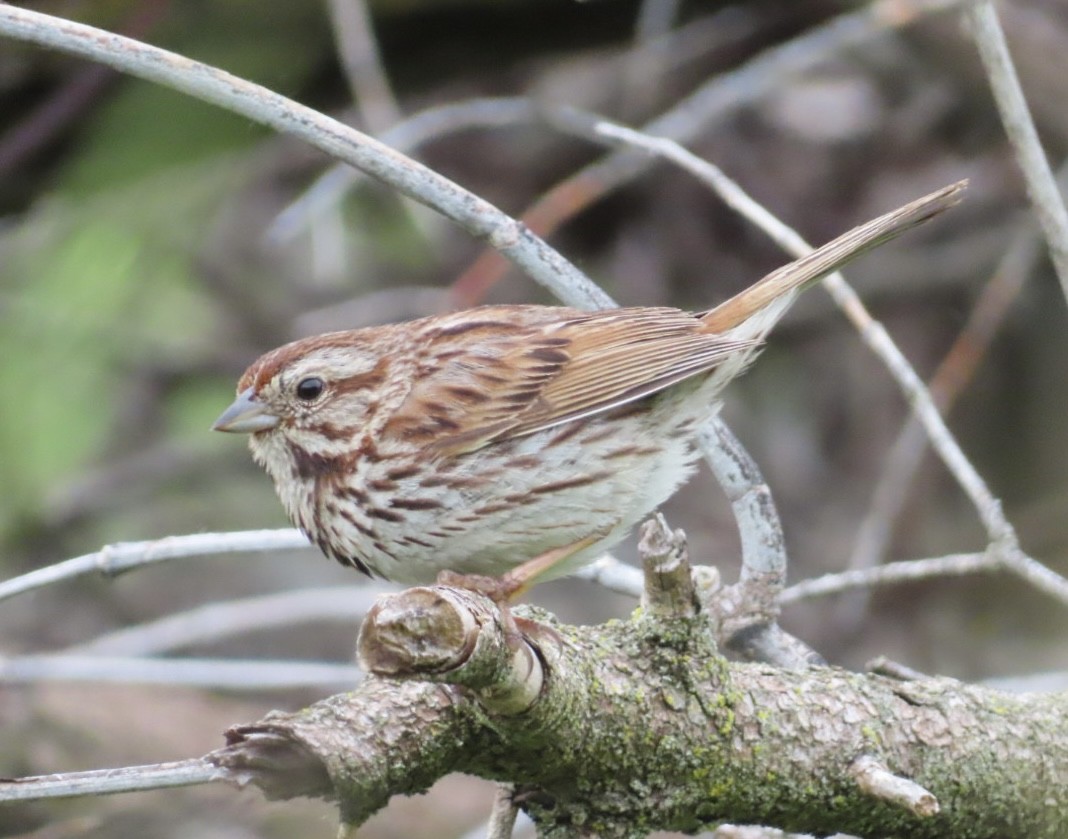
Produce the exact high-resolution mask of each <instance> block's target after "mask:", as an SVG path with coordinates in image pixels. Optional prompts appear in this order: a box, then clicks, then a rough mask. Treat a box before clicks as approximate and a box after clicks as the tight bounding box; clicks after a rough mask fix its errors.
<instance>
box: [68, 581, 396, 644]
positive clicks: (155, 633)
mask: <svg viewBox="0 0 1068 839" xmlns="http://www.w3.org/2000/svg"><path fill="white" fill-rule="evenodd" d="M391 590H393V587H392V586H389V587H387V586H382V585H378V584H375V583H368V584H365V585H358V586H330V587H327V588H309V589H300V590H297V591H281V592H277V593H275V594H266V595H261V596H259V597H247V598H244V599H240V600H228V601H225V602H222V603H208V604H206V605H203V606H197V607H196V608H193V609H188V610H187V611H184V612H177V613H172V614H169V615H167V616H165V617H162V618H160V619H158V620H154V621H150V622H147V623H142V624H137V625H135V626H127V627H124V628H122V629H118V630H115V631H114V632H109V633H107V634H106V635H101V636H99V637H97V638H93V639H91V640H89V641H85V642H83V643H81V644H76V645H74V646H71V647H67V648H66V649H64V650H63V653H64V654H65V655H93V656H100V655H111V656H117V655H118V656H146V655H159V654H160V653H167V652H172V651H173V650H180V649H182V648H184V647H190V646H193V645H196V644H211V643H214V642H217V641H219V640H221V639H223V638H229V637H231V636H234V635H239V634H242V633H247V632H258V631H262V630H265V629H277V628H279V627H288V626H293V625H294V624H299V623H326V622H329V621H336V622H342V623H347V624H352V625H353V626H355V625H356V623H357V622H358V621H359V620H361V619H362V618H363V617H364V616H365V615H366V614H367V612H368V610H369V609H370V608H371V606H372V605H374V601H375V598H377V597H378V595H380V594H382V593H383V592H385V591H391Z"/></svg>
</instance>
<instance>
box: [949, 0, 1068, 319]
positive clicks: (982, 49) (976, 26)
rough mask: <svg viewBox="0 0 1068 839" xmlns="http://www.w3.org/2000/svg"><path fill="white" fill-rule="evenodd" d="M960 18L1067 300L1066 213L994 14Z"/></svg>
mask: <svg viewBox="0 0 1068 839" xmlns="http://www.w3.org/2000/svg"><path fill="white" fill-rule="evenodd" d="M964 16H965V20H967V22H968V25H969V29H970V31H971V34H972V38H973V39H974V40H975V45H976V47H977V48H978V50H979V57H980V59H982V62H983V67H984V68H985V69H986V75H987V78H988V79H989V81H990V89H991V90H992V91H993V93H994V101H995V102H996V103H997V106H998V111H999V113H1000V114H1001V122H1002V124H1003V125H1004V126H1005V133H1006V134H1007V135H1008V137H1009V142H1010V143H1011V144H1012V147H1013V151H1015V152H1016V159H1017V161H1018V162H1019V164H1020V169H1022V170H1023V175H1024V180H1025V181H1026V182H1027V194H1028V195H1029V196H1030V197H1031V203H1032V204H1034V206H1035V214H1036V215H1037V216H1038V222H1039V224H1040V225H1041V226H1042V230H1043V232H1044V233H1045V235H1046V242H1047V243H1048V245H1049V252H1050V256H1051V257H1052V259H1053V266H1054V268H1055V270H1056V271H1057V276H1058V277H1059V278H1060V281H1061V290H1062V291H1063V292H1064V296H1065V299H1066V300H1068V210H1066V209H1065V206H1064V202H1063V201H1062V200H1061V196H1060V192H1059V191H1058V189H1057V183H1056V181H1055V180H1054V178H1053V171H1052V170H1051V169H1050V165H1049V160H1048V159H1047V158H1046V155H1045V152H1043V151H1042V143H1041V141H1040V140H1039V139H1038V132H1037V131H1036V130H1035V124H1034V121H1033V120H1032V118H1031V112H1030V110H1029V109H1028V107H1027V101H1026V100H1025V99H1024V94H1023V89H1022V88H1021V87H1020V80H1019V78H1018V77H1017V75H1016V68H1015V66H1014V65H1013V63H1012V56H1011V55H1010V54H1009V47H1008V44H1006V43H1005V33H1004V31H1002V28H1001V23H1000V21H999V20H998V13H997V10H996V9H995V8H994V4H993V3H991V2H988V0H984V2H979V3H976V4H974V5H972V6H969V7H968V8H967V9H965V11H964Z"/></svg>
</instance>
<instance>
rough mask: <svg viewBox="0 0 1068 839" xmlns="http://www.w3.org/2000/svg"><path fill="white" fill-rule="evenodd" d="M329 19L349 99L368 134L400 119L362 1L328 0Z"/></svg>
mask: <svg viewBox="0 0 1068 839" xmlns="http://www.w3.org/2000/svg"><path fill="white" fill-rule="evenodd" d="M328 5H329V7H330V19H331V20H332V21H333V24H334V38H335V40H336V41H337V53H338V56H339V57H340V59H341V66H342V67H343V68H344V70H345V79H346V81H347V82H348V83H349V90H350V91H351V92H352V101H353V102H355V103H356V108H357V110H358V111H359V112H360V117H361V119H362V120H363V123H364V125H366V126H367V130H368V131H369V132H370V133H371V134H381V133H382V132H383V131H385V130H386V129H387V128H389V127H390V126H391V125H395V124H396V123H397V122H399V121H400V118H401V109H400V107H399V106H398V105H397V99H396V97H395V96H394V95H393V90H392V89H391V88H390V85H389V78H388V77H387V76H386V71H385V68H384V67H383V66H382V56H381V55H380V54H379V52H378V42H377V41H376V40H375V35H374V29H373V28H372V26H371V12H370V9H368V8H367V2H366V0H329V3H328Z"/></svg>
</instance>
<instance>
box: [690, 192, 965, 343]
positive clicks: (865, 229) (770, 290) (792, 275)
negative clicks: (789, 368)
mask: <svg viewBox="0 0 1068 839" xmlns="http://www.w3.org/2000/svg"><path fill="white" fill-rule="evenodd" d="M967 186H968V182H967V181H966V180H965V181H958V182H957V183H955V184H950V185H949V186H946V187H943V188H942V189H940V190H938V191H937V192H932V193H931V194H930V195H925V196H924V197H923V198H919V199H917V200H916V201H913V202H911V203H909V204H906V205H905V206H903V207H900V208H898V209H896V210H893V211H892V212H889V213H887V214H886V215H883V216H879V218H877V219H874V220H872V221H869V222H868V223H867V224H862V225H860V226H859V227H854V228H853V229H852V230H850V231H849V232H847V233H843V234H842V235H841V236H839V237H838V238H837V239H832V240H831V241H830V242H828V243H827V244H825V245H823V246H822V247H819V248H816V250H814V251H812V252H811V253H809V254H807V255H805V256H802V257H801V258H799V259H796V260H794V261H793V262H790V263H788V264H787V265H783V266H782V267H781V268H777V269H775V270H774V271H772V272H771V273H770V274H768V275H767V276H766V277H764V278H763V279H761V280H758V281H757V282H755V283H753V285H751V286H749V288H747V289H745V290H744V291H741V292H739V293H738V294H736V295H734V297H732V298H731V299H730V300H727V301H724V302H723V303H720V304H719V305H718V306H716V308H714V309H712V310H711V311H709V312H706V313H705V314H704V315H702V316H701V320H703V321H704V322H705V323H706V324H707V325H708V326H709V327H710V328H711V329H712V331H714V332H726V331H728V330H730V329H733V328H734V327H736V326H738V325H739V324H741V323H744V322H745V321H747V320H749V318H751V317H752V316H753V315H755V314H757V313H758V312H761V311H763V310H765V309H767V308H768V307H769V305H770V304H771V303H773V302H774V301H776V300H778V301H780V306H778V307H774V308H775V309H778V310H779V311H777V312H774V313H773V312H768V315H769V316H770V317H768V318H767V321H768V322H766V323H761V324H760V328H758V329H756V330H755V332H756V333H757V334H754V335H752V336H749V335H747V336H745V337H752V338H755V339H759V338H761V337H763V335H764V333H766V332H767V331H768V330H769V329H770V328H771V327H772V326H773V325H774V322H775V321H776V320H778V317H779V316H780V315H781V314H782V312H784V311H785V310H786V308H787V306H788V305H789V303H790V302H791V300H792V298H793V296H794V295H796V294H797V293H798V292H800V291H801V290H802V289H804V288H806V287H807V286H809V285H811V284H812V283H814V282H816V281H817V280H819V279H821V278H822V277H825V276H826V275H827V274H830V273H832V272H834V271H837V270H838V269H839V268H841V267H842V266H843V265H845V264H846V263H847V262H850V261H851V260H853V259H856V258H857V257H858V256H860V255H861V254H863V253H867V252H868V251H870V250H871V249H872V248H875V247H878V246H879V245H881V244H883V242H889V241H890V240H891V239H896V238H897V237H898V236H900V235H901V234H902V233H904V232H905V231H906V230H910V229H912V228H913V227H915V226H916V225H918V224H922V223H923V222H925V221H927V220H928V219H929V218H931V217H933V216H936V215H938V214H939V213H941V212H942V211H943V210H947V209H949V208H950V207H952V206H954V205H955V204H958V203H960V200H961V198H962V196H963V193H964V190H965V188H966V187H967Z"/></svg>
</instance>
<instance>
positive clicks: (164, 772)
mask: <svg viewBox="0 0 1068 839" xmlns="http://www.w3.org/2000/svg"><path fill="white" fill-rule="evenodd" d="M218 781H227V782H230V783H241V782H242V777H241V775H240V774H238V773H236V772H234V771H233V770H231V769H225V768H223V767H221V766H216V765H214V764H213V763H210V762H209V761H208V760H206V759H204V758H193V759H191V760H177V761H174V762H172V763H155V764H151V765H148V766H124V767H122V768H121V769H93V770H90V771H88V772H61V773H57V774H55V775H35V776H31V777H27V778H19V779H18V780H7V779H3V780H0V801H36V800H38V799H42V798H70V797H72V796H79V795H111V794H113V793H117V792H137V791H139V790H150V789H164V788H167V787H190V786H196V785H198V784H211V783H216V782H218Z"/></svg>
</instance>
